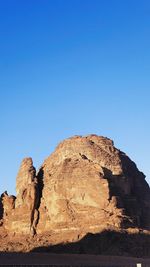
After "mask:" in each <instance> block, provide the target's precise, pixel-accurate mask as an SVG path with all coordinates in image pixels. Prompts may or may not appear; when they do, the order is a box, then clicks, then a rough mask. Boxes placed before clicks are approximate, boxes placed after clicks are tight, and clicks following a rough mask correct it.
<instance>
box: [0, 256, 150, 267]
mask: <svg viewBox="0 0 150 267" xmlns="http://www.w3.org/2000/svg"><path fill="white" fill-rule="evenodd" d="M137 263H142V267H150V259H140V258H129V257H118V256H99V255H74V254H70V255H67V254H59V255H58V254H48V253H0V266H4V265H9V264H10V265H13V264H18V265H19V264H20V265H22V264H23V265H27V264H28V265H31V264H32V265H34V264H35V265H36V264H39V265H42V264H43V265H44V264H48V265H56V266H69V265H70V266H121V267H135V266H136V264H137Z"/></svg>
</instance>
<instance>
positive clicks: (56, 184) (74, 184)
mask: <svg viewBox="0 0 150 267" xmlns="http://www.w3.org/2000/svg"><path fill="white" fill-rule="evenodd" d="M16 191H17V197H16V199H14V202H13V207H11V208H10V212H8V211H7V214H8V215H7V220H6V219H5V220H4V221H6V222H4V225H5V227H6V228H7V230H8V231H9V232H14V233H23V234H33V235H34V234H35V233H37V234H41V233H46V232H49V231H50V232H51V231H55V232H58V233H61V232H63V233H64V235H65V233H66V232H67V231H69V230H73V231H77V232H82V231H84V232H85V233H86V232H87V233H88V232H92V233H96V232H99V231H100V230H102V229H108V228H111V229H116V228H117V229H122V228H129V227H130V228H131V227H132V228H144V229H150V188H149V186H148V184H147V182H146V181H145V176H144V175H143V173H141V172H140V171H139V170H138V169H137V167H136V165H135V164H134V163H133V162H132V161H131V160H130V159H129V158H128V157H127V156H126V154H124V153H123V152H121V151H120V150H118V149H116V148H115V147H114V144H113V141H111V140H110V139H108V138H104V137H101V136H96V135H89V136H85V137H82V136H75V137H72V138H69V139H67V140H65V141H63V142H62V143H60V144H59V145H58V147H57V148H56V150H55V152H54V153H52V154H51V155H50V156H49V157H48V158H47V159H46V160H45V161H44V163H43V165H42V167H41V168H40V170H39V172H38V174H37V175H36V171H35V168H34V167H33V162H32V159H31V158H26V159H24V160H23V162H22V164H21V167H20V170H19V173H18V176H17V185H16ZM5 206H6V204H4V213H5Z"/></svg>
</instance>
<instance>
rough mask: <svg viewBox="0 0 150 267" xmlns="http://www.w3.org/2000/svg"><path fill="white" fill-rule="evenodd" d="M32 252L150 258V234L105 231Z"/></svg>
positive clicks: (38, 248)
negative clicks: (73, 241) (76, 240)
mask: <svg viewBox="0 0 150 267" xmlns="http://www.w3.org/2000/svg"><path fill="white" fill-rule="evenodd" d="M32 252H47V253H56V254H57V253H58V254H94V255H114V256H127V257H141V258H144V257H145V258H149V257H150V235H148V234H144V233H138V234H129V233H127V232H122V233H121V232H115V231H104V232H102V233H99V234H87V235H86V236H85V237H84V238H83V239H81V240H80V241H78V242H75V243H67V244H58V245H49V246H43V247H37V248H34V249H33V250H32Z"/></svg>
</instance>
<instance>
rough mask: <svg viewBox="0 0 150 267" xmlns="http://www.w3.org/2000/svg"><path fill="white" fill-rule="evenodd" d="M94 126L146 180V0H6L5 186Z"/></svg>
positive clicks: (1, 175)
mask: <svg viewBox="0 0 150 267" xmlns="http://www.w3.org/2000/svg"><path fill="white" fill-rule="evenodd" d="M89 133H96V134H98V135H103V136H107V137H110V138H111V139H113V140H114V141H115V145H116V146H117V147H119V148H120V149H122V150H123V151H125V152H126V153H127V154H128V155H129V156H130V157H131V158H132V159H133V160H134V161H135V162H136V163H137V165H138V168H139V169H140V170H142V171H143V172H144V173H145V174H146V175H147V181H149V182H150V1H149V0H147V1H146V0H140V1H139V0H105V1H104V0H53V1H52V0H21V1H20V0H0V192H3V191H4V190H6V189H7V190H8V192H9V193H15V179H16V175H17V171H18V168H19V165H20V162H21V160H22V158H24V157H27V156H31V157H33V160H34V164H35V166H36V167H39V166H40V165H41V164H42V162H43V160H44V158H45V157H47V156H48V155H49V154H50V153H51V152H52V151H53V150H54V148H55V146H56V145H57V144H58V143H59V142H60V141H61V140H63V139H64V138H67V137H70V136H72V135H76V134H79V135H82V134H83V135H85V134H89Z"/></svg>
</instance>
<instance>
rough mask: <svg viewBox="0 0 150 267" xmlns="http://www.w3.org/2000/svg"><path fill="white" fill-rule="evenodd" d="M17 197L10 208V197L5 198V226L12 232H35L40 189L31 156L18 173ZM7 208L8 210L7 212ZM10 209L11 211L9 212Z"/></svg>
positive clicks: (22, 164) (24, 161) (25, 160)
mask: <svg viewBox="0 0 150 267" xmlns="http://www.w3.org/2000/svg"><path fill="white" fill-rule="evenodd" d="M16 192H17V197H16V200H15V202H14V203H13V208H11V209H10V210H9V209H8V198H10V197H9V196H7V198H6V197H5V198H6V200H5V198H4V200H3V206H4V219H5V213H6V212H7V221H6V220H5V222H4V225H5V228H6V229H7V230H8V231H10V232H12V233H21V234H35V232H36V230H35V228H36V224H37V221H38V210H37V208H38V204H39V189H38V183H37V178H36V170H35V168H34V166H33V161H32V159H31V158H25V159H24V160H23V161H22V163H21V167H20V170H19V172H18V175H17V181H16ZM5 210H6V212H5ZM8 210H9V212H8Z"/></svg>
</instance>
